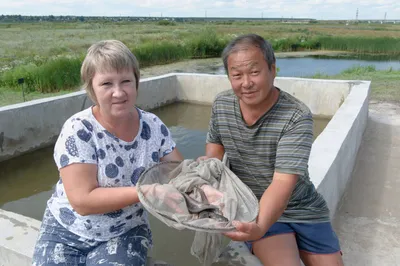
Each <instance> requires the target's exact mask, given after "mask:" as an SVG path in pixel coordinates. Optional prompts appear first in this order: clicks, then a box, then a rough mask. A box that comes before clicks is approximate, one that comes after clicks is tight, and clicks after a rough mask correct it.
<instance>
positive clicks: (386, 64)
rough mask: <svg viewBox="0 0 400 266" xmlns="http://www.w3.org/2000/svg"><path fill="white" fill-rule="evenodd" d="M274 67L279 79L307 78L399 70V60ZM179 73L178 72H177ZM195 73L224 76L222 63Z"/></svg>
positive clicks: (285, 61) (303, 60) (306, 61)
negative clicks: (354, 71)
mask: <svg viewBox="0 0 400 266" xmlns="http://www.w3.org/2000/svg"><path fill="white" fill-rule="evenodd" d="M276 65H277V67H278V68H279V72H278V76H280V77H309V76H313V75H315V74H317V73H321V74H327V75H336V74H339V73H340V72H342V71H343V70H345V69H348V68H351V67H355V66H369V65H372V66H375V68H376V70H388V69H390V68H392V69H393V70H400V60H389V59H385V60H372V59H351V58H319V57H296V58H277V59H276ZM178 71H179V70H178ZM195 71H196V72H199V73H210V74H225V69H224V67H223V64H222V61H221V62H220V63H219V64H212V65H209V66H199V67H198V68H197V69H196V68H195Z"/></svg>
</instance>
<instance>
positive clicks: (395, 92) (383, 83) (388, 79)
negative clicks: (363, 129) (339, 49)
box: [312, 66, 400, 103]
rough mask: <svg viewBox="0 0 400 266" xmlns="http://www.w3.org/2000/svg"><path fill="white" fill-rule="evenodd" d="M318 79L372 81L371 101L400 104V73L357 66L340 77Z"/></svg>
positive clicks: (342, 73) (322, 75) (320, 75)
mask: <svg viewBox="0 0 400 266" xmlns="http://www.w3.org/2000/svg"><path fill="white" fill-rule="evenodd" d="M312 78H317V79H344V80H369V81H371V95H370V97H371V100H376V101H386V102H395V103H400V71H399V70H392V69H388V70H376V69H375V67H374V66H365V67H361V66H356V67H352V68H349V69H346V70H344V71H342V72H341V73H340V74H338V75H334V76H328V75H325V74H321V73H319V74H316V75H314V76H312Z"/></svg>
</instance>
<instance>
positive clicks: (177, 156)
mask: <svg viewBox="0 0 400 266" xmlns="http://www.w3.org/2000/svg"><path fill="white" fill-rule="evenodd" d="M160 161H161V162H165V161H183V156H182V154H181V153H180V152H179V151H178V149H176V148H175V149H174V150H173V151H172V152H170V153H168V154H167V155H165V156H164V157H162V158H161V159H160Z"/></svg>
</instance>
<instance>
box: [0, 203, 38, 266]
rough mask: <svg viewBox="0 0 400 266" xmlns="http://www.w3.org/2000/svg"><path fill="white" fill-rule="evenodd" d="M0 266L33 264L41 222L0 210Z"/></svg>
mask: <svg viewBox="0 0 400 266" xmlns="http://www.w3.org/2000/svg"><path fill="white" fill-rule="evenodd" d="M0 228H1V230H0V266H14V265H15V266H16V265H18V266H24V265H31V264H32V254H33V248H34V246H35V242H36V239H37V236H38V233H39V228H40V222H39V221H37V220H35V219H32V218H29V217H25V216H22V215H19V214H16V213H12V212H7V211H4V210H2V209H0Z"/></svg>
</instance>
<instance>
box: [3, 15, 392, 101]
mask: <svg viewBox="0 0 400 266" xmlns="http://www.w3.org/2000/svg"><path fill="white" fill-rule="evenodd" d="M249 32H253V33H257V34H259V35H261V36H263V37H264V38H266V39H268V40H269V41H270V42H271V43H272V45H273V47H274V49H275V51H276V52H285V51H308V50H340V51H349V52H351V53H353V54H356V55H357V54H362V55H388V56H391V57H395V58H399V57H400V25H398V24H396V25H389V24H382V25H380V24H379V25H378V24H360V25H344V24H340V23H335V24H334V23H332V22H329V23H328V22H322V21H318V23H282V22H271V21H235V20H227V21H216V22H200V21H197V22H186V23H184V22H176V21H170V20H159V21H154V22H151V21H147V22H138V21H136V22H133V21H131V22H129V21H103V20H98V21H95V20H86V19H84V20H81V21H80V22H79V21H78V22H65V21H64V22H49V21H45V22H34V23H32V22H31V23H22V22H21V23H0V34H1V36H2V38H1V40H0V55H1V56H0V87H1V88H7V90H11V91H18V90H20V88H19V86H18V84H17V80H18V79H19V78H24V79H25V89H26V91H27V92H38V93H43V92H61V91H65V90H71V89H72V90H74V89H76V88H77V87H79V85H80V79H79V71H80V64H81V62H82V59H83V56H84V54H85V53H86V50H87V48H88V47H89V46H90V45H91V44H93V43H94V42H97V41H99V40H104V39H118V40H121V41H123V42H124V43H125V44H126V45H127V46H128V47H129V48H130V49H131V50H132V51H133V53H134V54H135V55H136V56H137V57H138V59H139V63H140V66H141V67H147V66H153V65H160V64H168V63H171V62H176V61H181V60H186V59H198V58H209V57H219V56H220V55H221V52H222V50H223V48H224V47H225V45H226V44H227V43H228V41H229V40H231V39H232V38H234V37H235V36H237V35H239V34H244V33H249ZM3 91H4V89H3Z"/></svg>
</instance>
